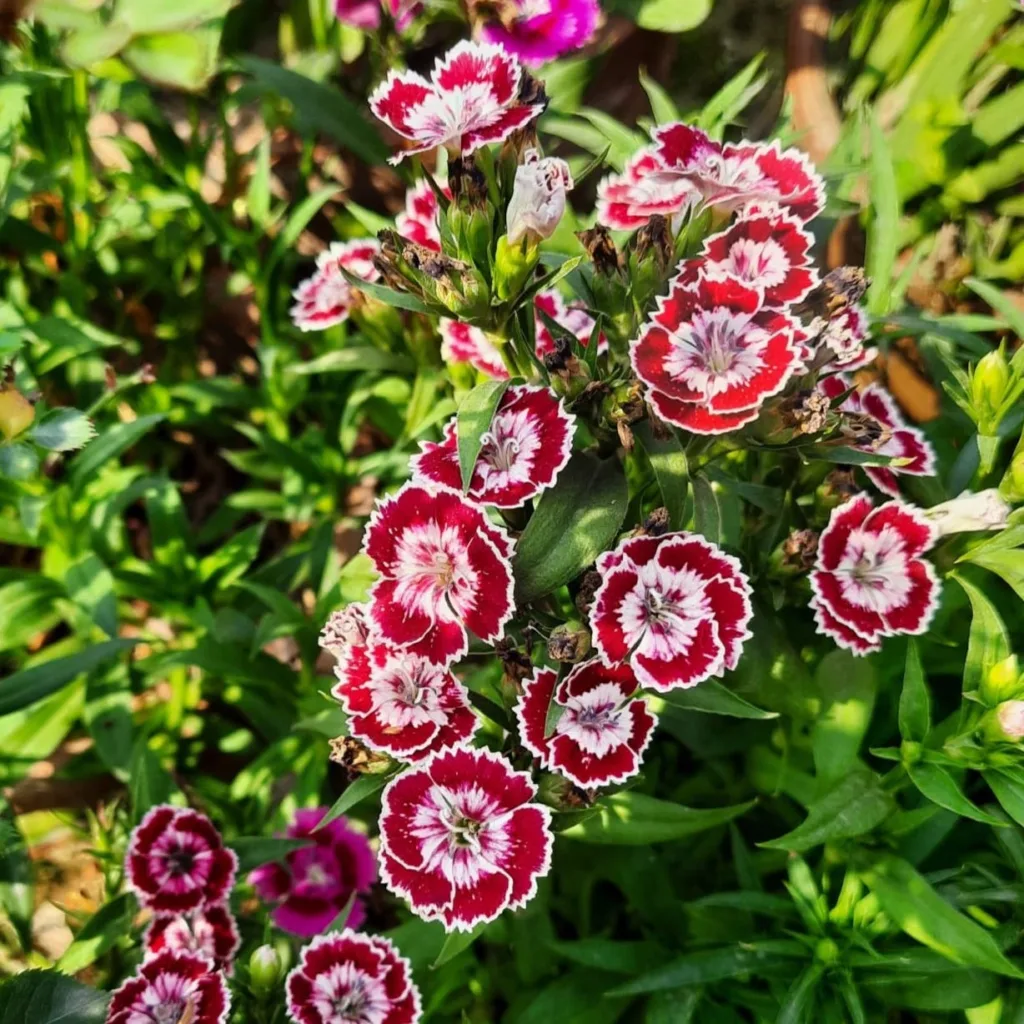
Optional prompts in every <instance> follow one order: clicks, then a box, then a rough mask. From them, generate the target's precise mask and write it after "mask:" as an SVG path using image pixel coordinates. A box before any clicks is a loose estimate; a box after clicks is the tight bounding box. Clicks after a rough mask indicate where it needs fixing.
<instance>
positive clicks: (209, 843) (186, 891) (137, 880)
mask: <svg viewBox="0 0 1024 1024" xmlns="http://www.w3.org/2000/svg"><path fill="white" fill-rule="evenodd" d="M237 867H238V858H237V857H236V856H235V853H234V851H233V850H229V849H227V847H225V846H224V842H223V840H222V839H221V836H220V833H219V832H218V831H217V829H216V828H215V827H214V825H213V822H211V821H210V819H209V818H207V817H206V815H205V814H200V813H199V812H198V811H192V810H188V809H183V808H180V807H171V806H170V805H169V804H160V805H159V806H157V807H154V808H153V809H152V810H151V811H149V812H148V813H147V814H146V816H145V817H144V818H143V819H142V821H140V822H139V824H138V825H137V826H136V827H135V829H133V830H132V835H131V840H130V841H129V843H128V852H127V854H126V855H125V873H126V875H127V878H128V885H129V887H130V888H131V889H132V891H133V892H134V893H135V895H136V896H137V897H138V899H139V902H140V903H141V904H142V905H143V906H144V907H148V908H149V909H150V910H152V911H154V912H156V913H158V914H179V913H188V912H189V911H192V910H198V909H199V908H201V907H209V906H213V905H216V904H220V903H223V902H224V901H225V900H226V899H227V897H228V895H229V894H230V892H231V889H232V887H233V886H234V884H235V871H236V869H237Z"/></svg>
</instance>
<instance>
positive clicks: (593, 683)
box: [558, 658, 637, 703]
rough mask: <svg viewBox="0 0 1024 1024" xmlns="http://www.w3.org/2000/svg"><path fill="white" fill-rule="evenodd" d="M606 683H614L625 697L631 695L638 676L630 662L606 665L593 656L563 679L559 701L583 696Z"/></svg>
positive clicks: (559, 691)
mask: <svg viewBox="0 0 1024 1024" xmlns="http://www.w3.org/2000/svg"><path fill="white" fill-rule="evenodd" d="M605 683H614V684H615V685H616V686H617V687H618V688H619V690H620V691H621V692H622V696H623V698H626V697H631V696H632V695H633V693H634V692H635V691H636V687H637V682H636V676H635V675H633V670H632V669H631V668H630V667H629V665H628V664H627V665H604V664H602V663H601V662H600V661H599V660H598V659H597V658H592V659H591V660H590V661H585V662H583V664H582V665H576V666H575V667H574V668H573V670H572V671H571V672H570V673H569V674H568V675H567V676H566V677H565V679H563V680H562V684H561V685H560V686H559V687H558V701H559V703H565V701H566V700H568V699H569V698H570V697H581V696H582V695H583V694H585V693H589V692H590V691H591V690H593V689H596V688H597V687H598V686H602V685H604V684H605Z"/></svg>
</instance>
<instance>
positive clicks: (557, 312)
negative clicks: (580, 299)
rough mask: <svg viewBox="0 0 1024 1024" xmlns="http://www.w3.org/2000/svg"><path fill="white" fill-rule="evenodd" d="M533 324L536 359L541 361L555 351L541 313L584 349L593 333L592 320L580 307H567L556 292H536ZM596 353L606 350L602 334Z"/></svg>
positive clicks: (553, 341)
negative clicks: (559, 326) (559, 325)
mask: <svg viewBox="0 0 1024 1024" xmlns="http://www.w3.org/2000/svg"><path fill="white" fill-rule="evenodd" d="M533 305H534V322H535V327H536V334H537V343H536V351H537V358H538V359H543V358H544V357H545V356H546V355H550V354H551V353H552V352H554V351H555V338H554V335H553V334H552V333H551V328H550V327H548V325H547V323H546V322H545V321H544V318H543V317H542V316H541V315H540V314H541V311H543V312H544V313H546V314H547V315H548V316H549V317H551V319H552V320H554V321H555V322H556V323H559V324H561V325H562V327H564V328H565V329H566V330H567V331H569V332H570V333H572V334H574V335H576V338H577V340H578V341H579V343H580V344H581V345H582V346H583V347H584V348H586V347H587V345H589V344H590V336H591V334H593V332H594V318H593V317H592V316H591V315H590V314H589V313H588V312H587V311H586V310H585V309H583V308H581V307H580V306H567V305H566V304H565V299H563V298H562V296H561V294H560V293H559V292H556V291H543V292H538V293H537V295H536V297H535V298H534V300H533ZM597 350H598V352H606V351H607V350H608V339H607V337H605V335H604V333H603V332H602V334H601V335H600V336H599V337H598V339H597Z"/></svg>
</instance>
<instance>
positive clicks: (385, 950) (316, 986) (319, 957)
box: [285, 930, 422, 1024]
mask: <svg viewBox="0 0 1024 1024" xmlns="http://www.w3.org/2000/svg"><path fill="white" fill-rule="evenodd" d="M285 989H286V992H287V1005H288V1016H289V1018H290V1019H291V1020H292V1021H293V1022H294V1024H416V1022H417V1021H418V1020H419V1019H420V1017H421V1016H422V1009H421V1006H420V993H419V990H418V989H417V988H416V986H415V984H414V983H413V980H412V967H411V966H410V964H409V961H408V960H406V959H405V958H404V957H402V956H399V954H398V950H396V949H395V947H394V945H392V943H391V942H390V940H388V939H385V938H381V937H380V936H376V935H374V936H370V935H357V934H355V933H354V932H351V931H348V930H346V931H343V932H332V933H331V934H329V935H318V936H317V937H316V938H315V939H314V940H313V941H312V942H311V943H310V944H309V945H308V946H305V947H303V950H302V953H301V955H300V958H299V963H298V966H297V967H296V968H295V969H294V970H293V971H292V972H291V973H290V974H289V975H288V981H287V982H286V983H285Z"/></svg>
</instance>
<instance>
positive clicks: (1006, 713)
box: [982, 700, 1024, 743]
mask: <svg viewBox="0 0 1024 1024" xmlns="http://www.w3.org/2000/svg"><path fill="white" fill-rule="evenodd" d="M982 733H983V735H984V737H985V739H987V740H988V741H989V742H990V743H1020V741H1021V740H1022V739H1024V700H1007V701H1003V703H1002V704H1000V705H999V707H997V708H994V709H993V710H992V711H990V712H989V713H988V714H987V715H986V716H985V718H984V719H983V720H982Z"/></svg>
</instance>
